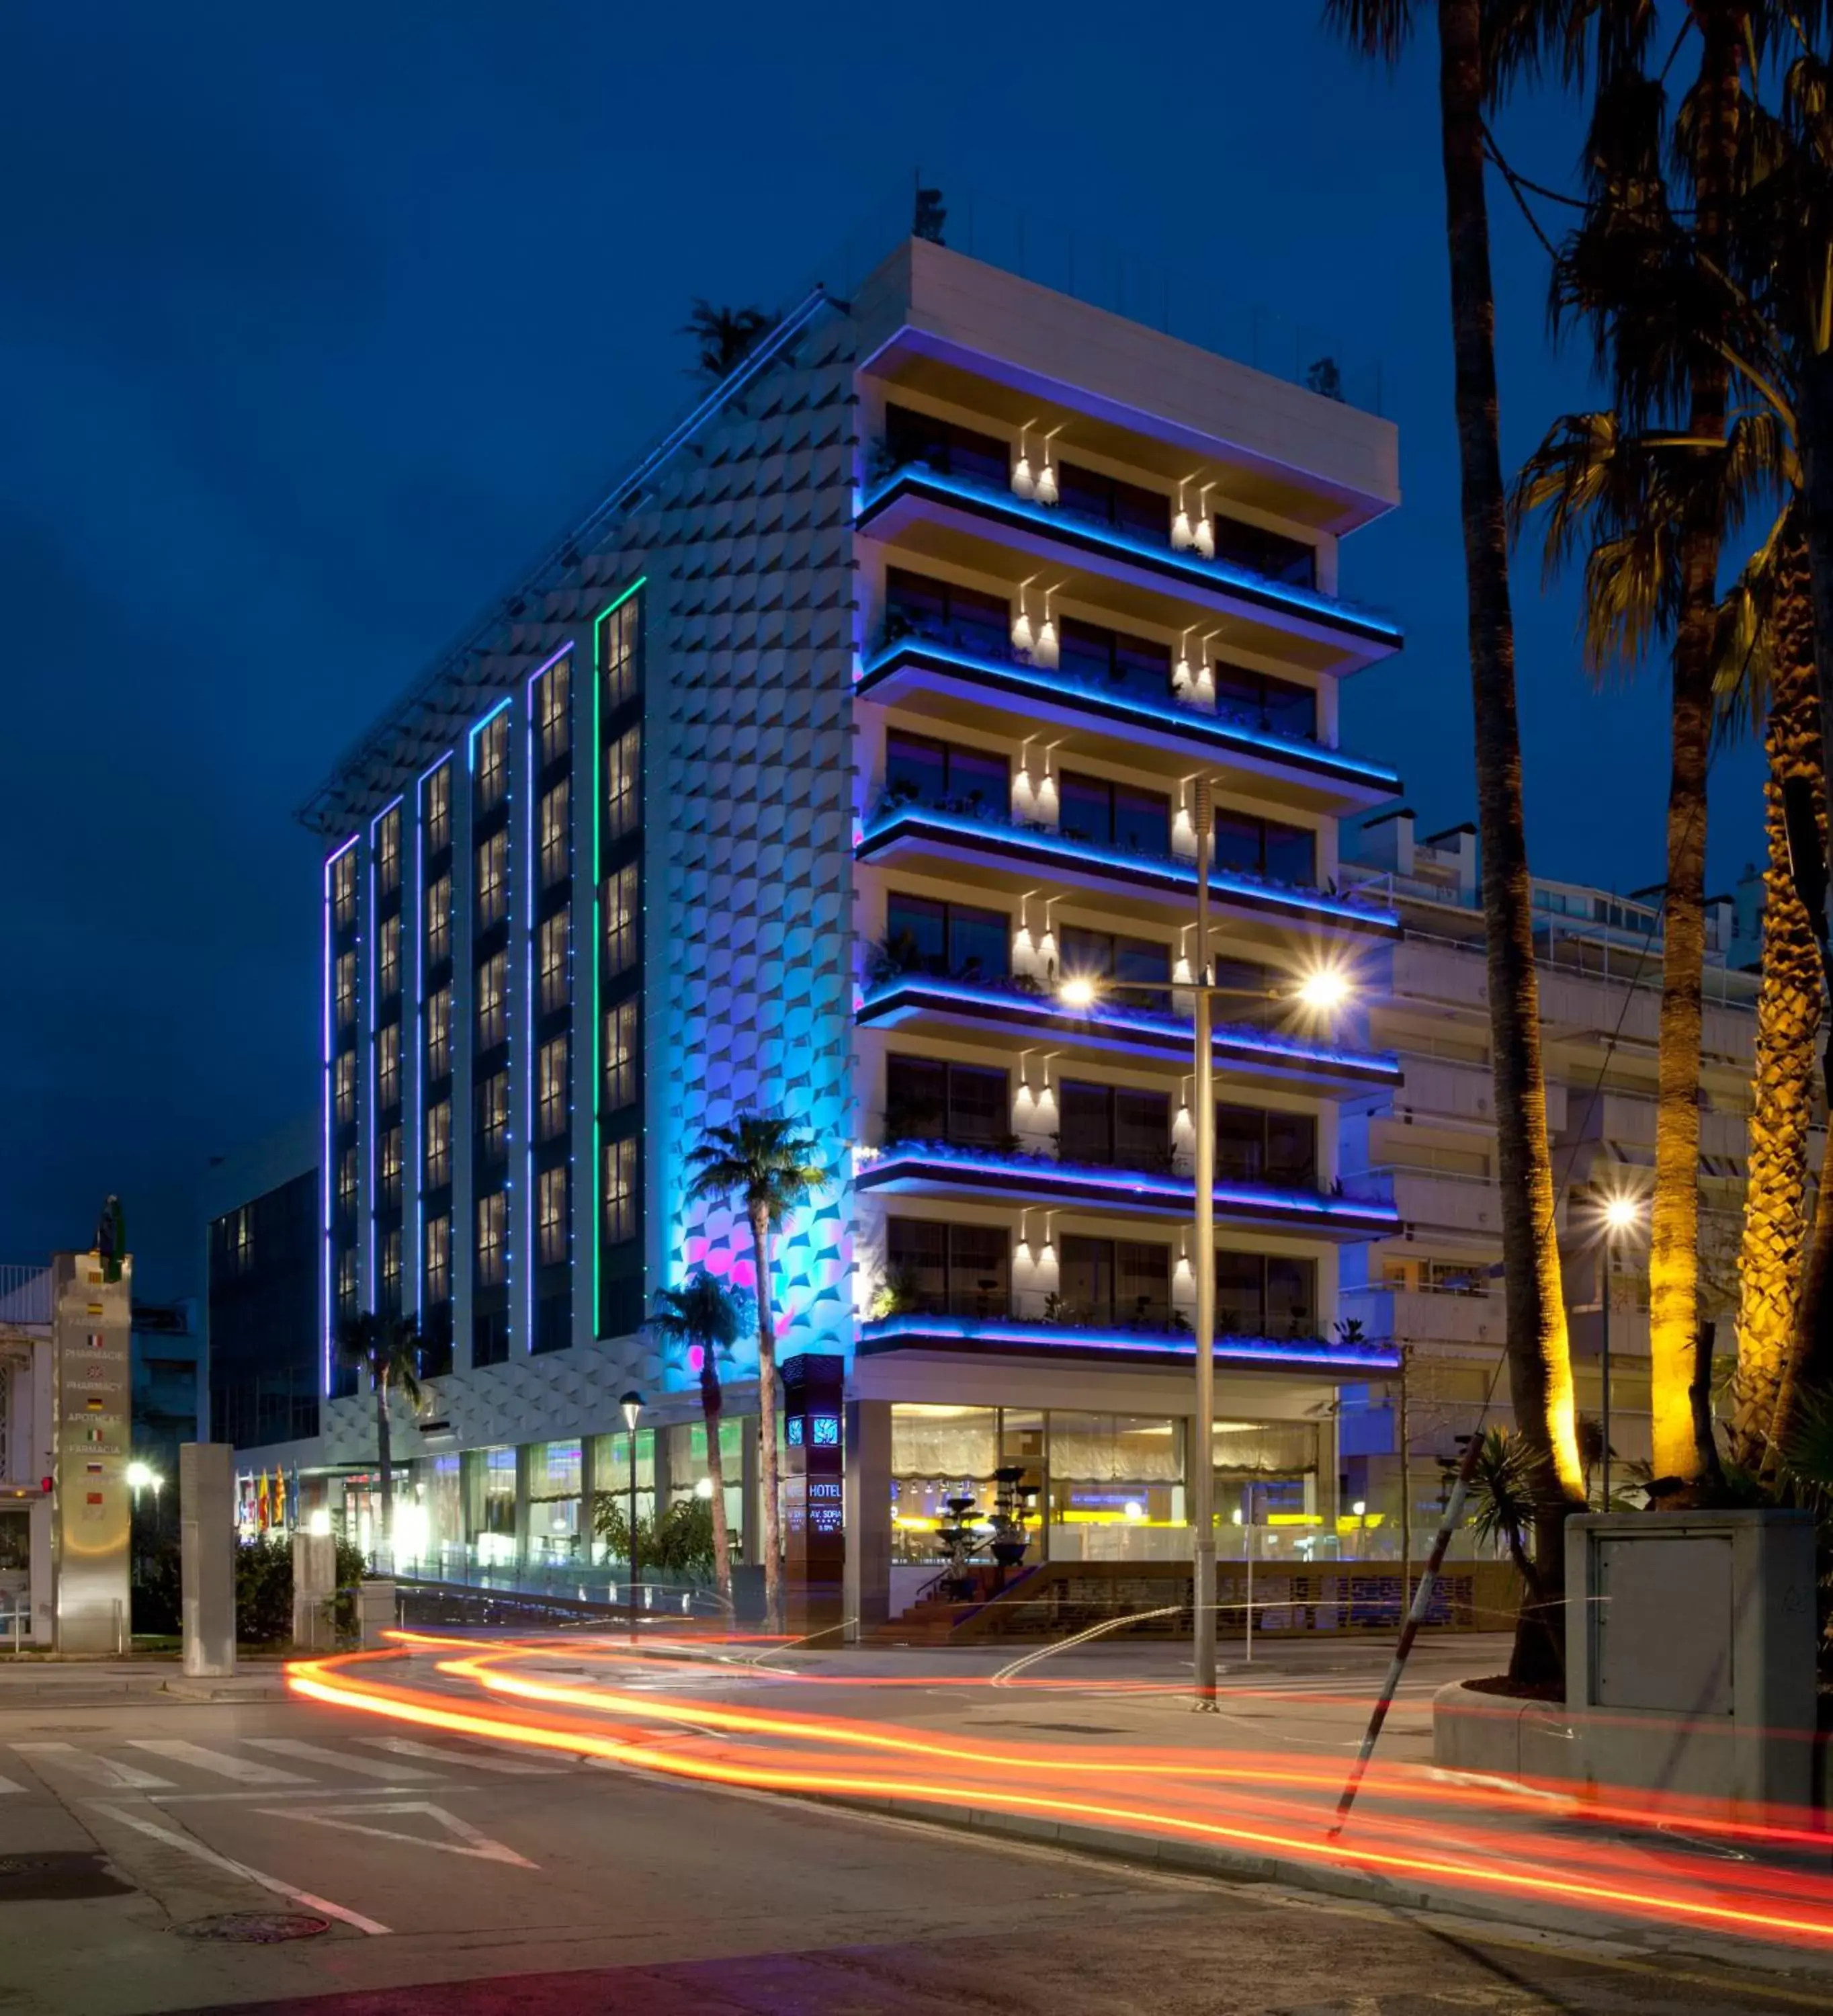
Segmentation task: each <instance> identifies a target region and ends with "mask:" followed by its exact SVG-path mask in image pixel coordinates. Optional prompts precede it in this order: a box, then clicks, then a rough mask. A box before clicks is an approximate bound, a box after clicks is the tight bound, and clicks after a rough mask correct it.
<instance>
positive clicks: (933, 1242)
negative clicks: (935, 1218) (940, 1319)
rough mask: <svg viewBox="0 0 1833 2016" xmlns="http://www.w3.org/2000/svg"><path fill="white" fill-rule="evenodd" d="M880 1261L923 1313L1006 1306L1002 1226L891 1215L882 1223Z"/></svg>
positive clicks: (1006, 1238)
mask: <svg viewBox="0 0 1833 2016" xmlns="http://www.w3.org/2000/svg"><path fill="white" fill-rule="evenodd" d="M885 1261H886V1265H887V1269H888V1272H889V1273H890V1274H891V1276H893V1278H894V1279H895V1280H896V1281H897V1282H898V1285H899V1286H900V1287H904V1288H906V1289H907V1290H908V1291H909V1293H910V1294H911V1296H912V1298H913V1299H914V1300H915V1301H916V1303H917V1307H918V1309H920V1310H922V1311H923V1312H924V1313H926V1314H927V1315H931V1316H945V1315H952V1316H1003V1315H1004V1314H1005V1313H1006V1312H1007V1304H1008V1301H1009V1298H1010V1278H1011V1239H1010V1234H1009V1233H1007V1230H1006V1229H1005V1227H1004V1226H997V1225H936V1224H931V1223H930V1222H927V1221H925V1220H924V1219H909V1218H894V1219H890V1220H889V1221H888V1222H887V1224H886V1226H885Z"/></svg>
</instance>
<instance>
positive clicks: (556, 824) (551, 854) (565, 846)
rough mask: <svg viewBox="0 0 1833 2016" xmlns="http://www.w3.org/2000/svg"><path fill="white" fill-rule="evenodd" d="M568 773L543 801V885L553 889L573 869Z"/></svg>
mask: <svg viewBox="0 0 1833 2016" xmlns="http://www.w3.org/2000/svg"><path fill="white" fill-rule="evenodd" d="M567 795H568V794H567V780H566V779H565V778H564V777H563V778H561V779H560V782H559V783H557V784H556V785H555V786H554V787H553V790H551V791H549V792H547V793H546V794H545V795H544V796H543V797H542V801H541V886H542V888H544V889H551V888H552V887H553V885H554V884H556V882H564V881H565V880H566V879H567V876H568V875H569V874H570V873H571V871H572V865H573V864H572V858H571V839H572V835H571V830H570V826H569V823H568V819H567Z"/></svg>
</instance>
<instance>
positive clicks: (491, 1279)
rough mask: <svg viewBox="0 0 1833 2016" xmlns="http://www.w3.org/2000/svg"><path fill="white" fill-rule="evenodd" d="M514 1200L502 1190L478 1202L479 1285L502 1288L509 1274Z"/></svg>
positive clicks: (479, 1199)
mask: <svg viewBox="0 0 1833 2016" xmlns="http://www.w3.org/2000/svg"><path fill="white" fill-rule="evenodd" d="M509 1222H510V1201H509V1199H508V1197H506V1196H505V1195H504V1193H502V1191H501V1190H495V1191H492V1193H491V1194H490V1195H489V1196H488V1197H479V1198H478V1200H477V1285H478V1287H480V1288H500V1287H502V1283H503V1278H504V1275H505V1273H506V1269H507V1263H508V1255H507V1253H506V1251H505V1241H506V1239H507V1237H508V1234H509Z"/></svg>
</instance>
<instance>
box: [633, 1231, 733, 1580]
mask: <svg viewBox="0 0 1833 2016" xmlns="http://www.w3.org/2000/svg"><path fill="white" fill-rule="evenodd" d="M738 1323H739V1314H738V1304H737V1301H736V1299H735V1298H733V1294H732V1291H731V1290H730V1289H729V1288H728V1287H726V1283H724V1282H723V1281H722V1280H720V1279H719V1277H718V1275H716V1274H709V1273H708V1272H707V1270H706V1269H705V1268H704V1267H702V1268H700V1269H697V1271H696V1272H695V1273H692V1274H690V1276H688V1278H687V1280H686V1281H685V1282H684V1283H682V1285H681V1287H679V1288H663V1289H660V1290H658V1291H657V1295H656V1307H655V1313H654V1315H653V1316H651V1317H650V1329H651V1330H654V1332H655V1334H656V1335H657V1337H660V1338H661V1340H662V1341H663V1342H664V1344H670V1345H678V1346H679V1347H680V1348H682V1349H683V1350H686V1351H688V1352H693V1351H698V1352H699V1353H700V1412H701V1413H703V1414H704V1416H705V1417H706V1423H707V1475H708V1479H709V1481H711V1485H712V1487H713V1496H712V1500H711V1504H712V1514H713V1572H714V1575H715V1577H716V1579H717V1580H718V1585H719V1597H720V1600H721V1601H722V1602H723V1603H724V1604H725V1605H726V1608H727V1609H728V1610H729V1609H730V1608H731V1607H732V1538H731V1535H730V1534H729V1532H727V1530H726V1465H725V1460H724V1458H723V1457H722V1455H721V1453H720V1449H719V1409H720V1406H721V1404H722V1400H723V1399H724V1395H723V1394H722V1391H721V1390H720V1386H719V1363H718V1359H719V1353H720V1352H722V1351H729V1350H730V1349H731V1348H732V1347H733V1345H734V1344H736V1342H737V1341H738Z"/></svg>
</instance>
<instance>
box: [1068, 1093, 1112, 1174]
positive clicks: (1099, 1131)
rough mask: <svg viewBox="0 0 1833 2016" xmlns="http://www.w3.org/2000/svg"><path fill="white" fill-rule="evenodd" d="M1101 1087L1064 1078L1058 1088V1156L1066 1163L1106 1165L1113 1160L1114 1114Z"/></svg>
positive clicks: (1106, 1094)
mask: <svg viewBox="0 0 1833 2016" xmlns="http://www.w3.org/2000/svg"><path fill="white" fill-rule="evenodd" d="M1108 1091H1109V1088H1108V1087H1107V1086H1106V1085H1082V1084H1079V1083H1078V1082H1076V1081H1075V1079H1074V1078H1064V1079H1063V1080H1062V1081H1061V1083H1059V1085H1057V1153H1058V1154H1060V1155H1061V1157H1062V1159H1063V1160H1064V1161H1066V1162H1108V1161H1112V1160H1113V1157H1114V1113H1113V1107H1112V1106H1111V1103H1110V1101H1109V1099H1108Z"/></svg>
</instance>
